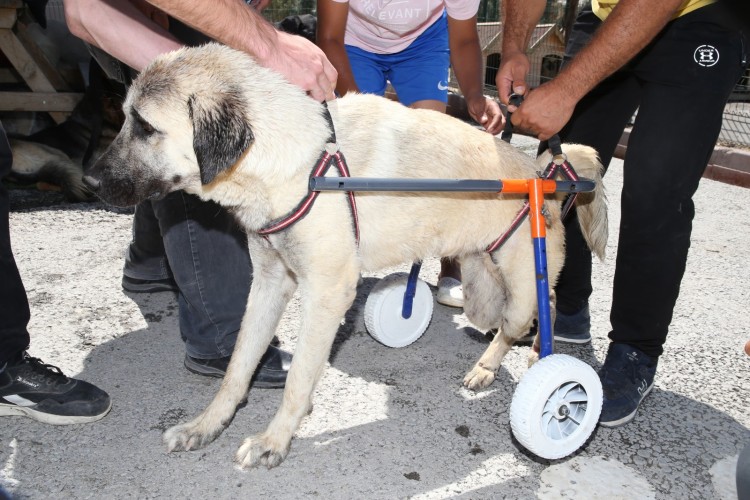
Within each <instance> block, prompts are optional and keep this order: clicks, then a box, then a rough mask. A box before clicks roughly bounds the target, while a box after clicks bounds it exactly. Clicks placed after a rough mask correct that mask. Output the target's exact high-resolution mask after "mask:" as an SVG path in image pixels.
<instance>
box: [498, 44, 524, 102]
mask: <svg viewBox="0 0 750 500" xmlns="http://www.w3.org/2000/svg"><path fill="white" fill-rule="evenodd" d="M530 67H531V65H530V63H529V58H528V57H526V54H525V53H524V52H520V51H515V52H510V51H508V53H507V54H503V60H502V62H501V63H500V68H499V69H498V70H497V76H496V77H495V84H496V85H497V94H498V96H499V97H500V102H502V103H503V104H504V105H506V106H508V111H510V112H511V113H513V112H515V111H516V107H515V106H513V105H509V103H508V99H509V98H510V96H511V94H518V95H525V94H526V90H527V88H528V87H527V85H526V77H527V76H528V74H529V69H530Z"/></svg>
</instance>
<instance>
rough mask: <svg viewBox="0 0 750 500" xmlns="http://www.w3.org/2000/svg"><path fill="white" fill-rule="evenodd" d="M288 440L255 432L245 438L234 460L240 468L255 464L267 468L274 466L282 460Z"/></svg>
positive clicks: (289, 442) (288, 443)
mask: <svg viewBox="0 0 750 500" xmlns="http://www.w3.org/2000/svg"><path fill="white" fill-rule="evenodd" d="M290 446H291V441H290V440H280V439H275V438H273V437H272V436H269V435H268V433H262V434H256V435H254V436H251V437H249V438H247V439H245V442H244V443H242V446H240V449H239V450H237V454H236V455H235V457H234V461H235V462H236V463H237V465H239V466H240V468H242V469H249V468H251V467H255V466H256V465H259V464H260V465H265V466H266V467H268V468H269V469H270V468H271V467H276V466H277V465H279V464H280V463H281V462H283V461H284V459H285V458H286V456H287V454H289V448H290Z"/></svg>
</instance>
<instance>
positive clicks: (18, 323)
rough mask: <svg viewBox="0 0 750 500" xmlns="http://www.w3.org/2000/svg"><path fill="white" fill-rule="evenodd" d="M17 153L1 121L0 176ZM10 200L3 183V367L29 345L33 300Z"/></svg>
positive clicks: (0, 331) (0, 268) (0, 284)
mask: <svg viewBox="0 0 750 500" xmlns="http://www.w3.org/2000/svg"><path fill="white" fill-rule="evenodd" d="M12 165H13V154H12V153H11V150H10V145H9V144H8V137H7V136H6V134H5V129H4V128H3V125H2V123H0V179H2V178H3V177H5V176H6V175H7V174H8V172H10V167H11V166H12ZM9 219H10V201H9V200H8V191H7V190H6V189H5V187H4V186H3V184H2V183H0V368H2V367H3V366H4V365H5V363H6V362H7V361H9V360H10V359H11V358H13V357H14V356H15V355H17V354H18V353H19V352H21V351H23V350H25V349H26V348H27V347H28V346H29V332H28V331H27V330H26V326H27V325H28V324H29V302H28V300H27V298H26V290H25V289H24V287H23V282H21V275H20V274H18V267H17V266H16V261H15V259H14V258H13V252H12V250H11V247H10V220H9Z"/></svg>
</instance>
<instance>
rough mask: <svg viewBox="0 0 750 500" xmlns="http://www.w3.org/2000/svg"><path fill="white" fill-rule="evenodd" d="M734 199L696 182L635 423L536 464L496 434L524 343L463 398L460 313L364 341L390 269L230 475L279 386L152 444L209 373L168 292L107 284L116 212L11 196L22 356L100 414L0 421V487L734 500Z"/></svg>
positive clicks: (738, 349) (588, 357)
mask: <svg viewBox="0 0 750 500" xmlns="http://www.w3.org/2000/svg"><path fill="white" fill-rule="evenodd" d="M520 142H521V145H522V146H523V147H526V148H529V150H531V149H533V148H534V145H533V144H530V143H527V141H526V140H523V139H522V140H521V141H520ZM532 142H533V141H532ZM620 167H621V162H620V161H619V160H615V161H614V164H613V165H612V167H611V169H610V173H609V174H608V177H607V179H606V186H607V188H608V190H609V193H610V217H611V227H612V228H613V231H612V232H611V233H612V234H611V236H610V242H609V258H608V260H607V261H606V262H605V263H596V264H595V281H594V286H595V291H594V297H593V299H592V303H591V312H592V317H593V331H594V340H593V343H592V344H590V345H586V346H583V347H570V346H565V345H558V346H557V347H556V352H561V353H567V354H570V355H573V356H576V357H578V358H580V359H582V360H584V361H586V362H587V363H590V364H591V365H593V366H594V367H598V366H599V365H600V363H601V361H602V360H603V358H604V354H605V352H606V346H607V342H608V340H607V336H606V334H607V332H608V328H609V324H608V310H609V305H610V300H611V289H610V284H611V281H612V273H613V268H614V256H615V253H616V234H617V231H616V228H617V227H618V224H619V197H618V195H619V186H620V184H621V168H620ZM644 182H647V179H646V180H644ZM749 193H750V191H748V190H747V189H744V188H740V187H736V186H730V185H727V184H722V183H718V182H715V181H711V180H705V179H704V181H703V182H702V187H701V189H700V190H699V193H698V195H697V196H696V205H697V216H696V220H695V227H694V235H693V246H692V248H691V253H690V260H689V263H688V270H687V273H686V276H685V279H684V281H683V286H682V293H681V296H680V300H679V303H678V305H677V309H676V311H675V315H674V321H673V324H672V327H671V334H670V336H669V340H668V342H667V345H666V354H665V355H664V356H663V359H662V360H661V361H660V365H659V372H658V374H657V379H656V387H655V389H654V391H653V392H652V393H651V395H650V396H649V397H648V398H647V399H646V400H645V402H644V403H643V405H642V407H641V410H640V412H639V414H638V416H637V418H636V419H635V421H633V422H632V423H630V424H629V425H627V426H624V427H621V428H618V429H604V428H599V429H597V431H595V433H594V435H593V438H592V439H591V441H590V443H589V444H588V446H587V447H585V448H584V449H583V450H581V451H579V452H578V453H576V454H574V455H573V456H571V457H567V458H565V459H561V460H558V461H554V462H549V461H545V460H540V459H538V458H535V457H533V456H531V455H530V454H529V453H528V452H526V451H525V450H524V449H522V448H521V447H520V445H519V444H518V443H517V442H516V441H515V440H514V439H513V437H512V434H511V432H510V426H509V415H508V413H509V405H510V401H511V398H512V395H513V393H514V390H515V388H516V385H517V383H518V381H519V379H520V377H522V376H523V374H524V372H525V371H526V366H525V360H526V355H527V352H528V349H529V348H528V347H523V346H519V347H516V348H514V349H513V350H512V351H511V352H510V353H509V355H508V357H507V358H506V361H505V363H504V365H503V367H502V369H501V370H500V373H499V374H498V377H497V380H496V381H495V383H494V384H493V385H492V386H491V387H490V388H489V389H487V390H485V391H483V392H480V393H473V392H470V391H467V390H464V389H462V387H461V380H462V378H463V375H464V373H465V372H466V371H467V370H468V369H469V368H470V367H471V366H472V363H473V362H474V361H475V360H476V358H477V357H478V356H479V355H480V354H481V352H482V351H483V350H484V349H485V347H486V344H487V340H486V339H485V337H484V336H483V335H482V334H481V333H480V332H478V331H476V330H475V329H474V328H472V327H471V325H469V324H468V323H467V322H466V319H465V317H464V316H463V315H462V314H461V310H459V309H451V308H446V307H443V306H440V305H436V306H435V311H434V315H433V319H432V324H431V325H430V328H429V329H428V330H427V332H426V334H425V335H424V336H423V337H422V338H421V339H420V340H418V341H417V342H416V343H415V344H413V345H411V346H409V347H406V348H402V349H391V348H387V347H384V346H382V345H380V344H378V343H377V342H376V341H375V340H373V339H372V338H371V337H370V336H369V335H368V334H367V333H366V331H365V328H364V324H363V321H362V309H363V305H364V301H365V298H366V295H367V292H368V291H369V290H370V289H371V288H372V286H373V285H374V284H375V283H376V282H377V278H378V277H381V276H384V275H385V274H387V273H388V272H392V271H393V270H387V271H385V272H383V273H380V274H378V275H372V276H369V275H368V276H365V279H364V283H363V284H362V286H361V287H360V290H359V295H358V298H357V301H356V303H355V305H354V307H353V308H352V310H351V311H350V313H349V315H348V316H347V318H346V321H345V322H344V323H343V324H342V326H341V329H340V331H339V334H338V337H337V340H336V343H335V346H334V351H333V353H332V355H331V358H330V366H329V367H328V369H327V371H326V373H325V375H324V377H323V380H322V382H321V384H320V386H319V388H318V391H317V393H316V396H315V400H314V402H315V407H314V410H313V412H312V414H311V415H310V416H309V417H307V419H306V420H305V421H304V422H303V425H302V427H301V429H300V430H299V432H298V433H297V435H296V438H295V439H294V441H293V443H292V450H291V453H290V454H289V456H288V458H287V459H286V461H285V462H284V463H282V464H281V466H279V467H277V468H275V469H272V470H267V469H254V470H251V471H246V472H243V471H240V470H237V469H236V468H235V467H234V466H233V464H232V457H233V455H234V452H235V450H236V449H237V447H238V446H239V445H240V443H241V442H242V440H243V438H244V437H245V436H247V435H249V434H251V433H255V432H258V431H261V430H262V429H264V428H265V426H266V424H267V423H268V421H269V420H270V418H271V417H272V416H273V414H274V412H275V410H276V408H277V405H278V404H279V400H280V398H281V391H278V390H260V389H258V390H251V391H250V393H249V396H248V403H247V405H246V406H245V407H243V408H241V409H240V410H239V411H238V412H237V415H236V417H235V418H234V420H233V422H232V423H231V425H230V426H229V428H228V429H227V430H226V431H225V432H224V433H223V434H222V435H221V436H220V437H219V438H218V439H217V440H216V441H215V442H214V443H212V444H211V445H210V446H208V447H207V448H205V449H203V450H200V451H195V452H189V453H167V452H166V450H165V448H164V446H163V445H162V443H161V433H162V432H163V431H164V430H165V429H166V428H167V427H168V426H171V425H173V424H175V423H177V422H181V421H184V420H186V419H188V418H192V417H193V416H195V415H196V414H197V413H198V412H199V411H201V410H202V409H203V408H204V407H205V405H206V404H207V403H208V402H209V401H210V399H211V398H212V397H213V395H214V394H215V392H216V391H217V389H218V387H219V381H218V380H216V379H207V378H202V377H200V376H197V375H193V374H191V373H189V372H187V371H186V370H185V369H184V368H183V366H182V359H183V355H184V351H183V347H182V345H181V340H180V336H179V331H178V323H177V304H176V301H175V297H174V296H173V295H171V294H169V293H159V294H152V295H129V294H127V293H124V292H123V291H122V290H121V288H120V277H121V274H120V273H121V268H122V255H123V251H124V249H125V246H126V244H127V242H128V240H129V236H130V234H129V232H130V224H131V215H130V213H128V212H127V211H114V210H111V209H109V208H107V207H106V206H104V205H103V204H100V203H87V204H75V205H71V204H65V203H62V202H60V200H59V199H57V198H55V196H54V195H51V194H43V195H40V194H38V193H34V192H20V191H14V192H13V195H12V203H13V207H14V208H13V211H12V213H11V233H12V238H13V243H14V249H15V254H16V258H17V261H18V265H19V267H20V269H21V273H22V275H23V277H24V280H25V284H26V287H27V290H28V295H29V298H30V301H31V306H32V322H31V325H30V329H31V332H32V348H31V354H32V355H34V356H38V357H41V358H42V359H44V360H45V361H47V362H50V363H54V364H57V365H59V366H60V367H61V368H62V369H63V370H64V371H65V372H66V373H67V374H69V375H75V376H77V377H80V378H83V379H86V380H89V381H92V382H94V383H96V384H98V385H100V386H101V387H102V388H104V389H105V390H107V391H108V392H109V393H110V395H111V396H112V398H113V401H114V406H113V408H112V411H111V413H110V414H109V415H108V416H107V417H106V418H104V419H103V420H101V421H99V422H96V423H93V424H88V425H74V426H63V427H53V426H48V425H43V424H40V423H36V422H34V421H32V420H30V419H26V418H22V417H5V418H2V419H0V485H2V486H3V487H4V488H5V489H6V490H8V491H10V492H11V493H12V494H13V495H14V497H16V498H19V499H51V498H55V499H57V498H64V499H79V498H95V499H102V498H103V499H109V498H117V499H120V498H139V499H145V498H159V499H162V498H163V499H171V498H220V499H224V498H227V499H229V498H283V499H287V498H289V499H292V498H308V497H310V498H326V499H328V498H333V499H350V498H351V499H354V498H431V499H432V498H472V499H473V498H523V499H527V498H543V499H547V498H549V499H552V498H555V499H557V498H581V499H584V498H585V499H588V498H602V499H604V498H606V499H612V498H656V499H681V500H682V499H733V498H736V491H735V487H734V470H735V463H736V457H737V454H738V453H739V451H740V450H741V449H742V447H743V446H744V445H745V444H746V443H748V442H750V431H748V426H750V414H749V413H748V399H749V396H748V392H749V390H750V382H749V380H750V378H749V375H750V357H748V356H746V355H745V354H743V350H742V348H743V345H744V343H745V342H746V341H747V340H748V339H750V328H749V327H748V314H747V309H748V305H750V292H749V291H748V286H749V285H750V267H749V266H748V264H747V256H748V248H747V247H748V243H749V242H750V236H749V235H750V231H748V207H747V203H748V200H750V197H749V196H748V194H749ZM502 230H503V228H498V231H502ZM406 269H408V266H404V267H403V268H400V269H399V270H406ZM437 270H438V268H437V262H436V261H434V260H432V261H428V262H426V263H425V266H424V268H423V271H422V275H421V276H422V278H424V279H425V280H426V281H427V282H428V283H430V284H431V286H432V287H433V290H434V283H435V281H436V276H437ZM0 306H1V305H0ZM298 322H299V303H298V301H295V302H294V303H293V304H291V306H290V308H289V310H288V313H287V316H286V317H285V319H284V321H283V324H282V327H281V330H280V332H279V336H280V338H281V341H282V344H283V346H284V347H285V348H287V349H289V350H294V345H295V340H296V335H297V333H296V328H297V325H298Z"/></svg>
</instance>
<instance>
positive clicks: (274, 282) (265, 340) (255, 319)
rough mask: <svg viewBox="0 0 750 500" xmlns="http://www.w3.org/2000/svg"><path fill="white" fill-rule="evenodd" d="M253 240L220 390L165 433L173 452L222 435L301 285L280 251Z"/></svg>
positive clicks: (192, 447) (168, 445)
mask: <svg viewBox="0 0 750 500" xmlns="http://www.w3.org/2000/svg"><path fill="white" fill-rule="evenodd" d="M256 240H257V238H252V237H249V238H248V245H249V246H250V248H251V257H252V262H253V283H252V286H251V287H250V296H249V298H248V304H247V309H246V310H245V315H244V317H243V318H242V325H241V327H240V332H239V335H238V336H237V343H236V344H235V347H234V352H233V353H232V359H231V361H230V363H229V367H228V369H227V373H226V375H225V376H224V380H223V381H222V384H221V388H220V389H219V392H218V393H217V394H216V396H215V397H214V399H213V401H212V402H211V404H210V405H209V406H208V407H207V408H206V409H205V410H204V411H203V413H201V414H200V415H199V416H198V417H196V418H195V419H194V420H192V421H191V422H188V423H185V424H180V425H176V426H174V427H172V428H170V429H168V430H167V431H166V432H165V433H164V443H165V444H166V445H167V449H168V450H169V451H180V450H186V451H187V450H195V449H198V448H202V447H204V446H206V445H207V444H209V443H210V442H212V441H213V440H214V439H216V437H218V436H219V434H221V432H222V431H223V430H224V428H225V427H227V425H229V422H230V421H231V419H232V417H233V416H234V412H235V410H236V409H237V406H238V405H239V404H240V403H242V402H243V401H244V400H245V398H246V394H247V390H248V386H249V384H250V379H251V377H252V374H253V373H254V371H255V369H256V368H257V366H258V363H259V362H260V359H261V357H262V356H263V353H264V352H265V351H266V349H267V348H268V345H269V344H270V342H271V339H272V338H273V334H274V332H275V331H276V327H277V326H278V324H279V321H280V320H281V316H282V314H283V312H284V309H285V308H286V305H287V303H288V302H289V299H290V298H291V297H292V295H293V293H294V290H295V288H296V283H295V281H294V279H293V278H292V276H291V274H290V272H289V269H288V268H287V267H286V265H285V264H284V262H283V260H282V259H281V258H280V257H279V255H278V253H276V251H275V250H273V249H270V248H268V247H265V248H264V247H263V246H262V245H263V244H262V243H260V242H258V241H256Z"/></svg>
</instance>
